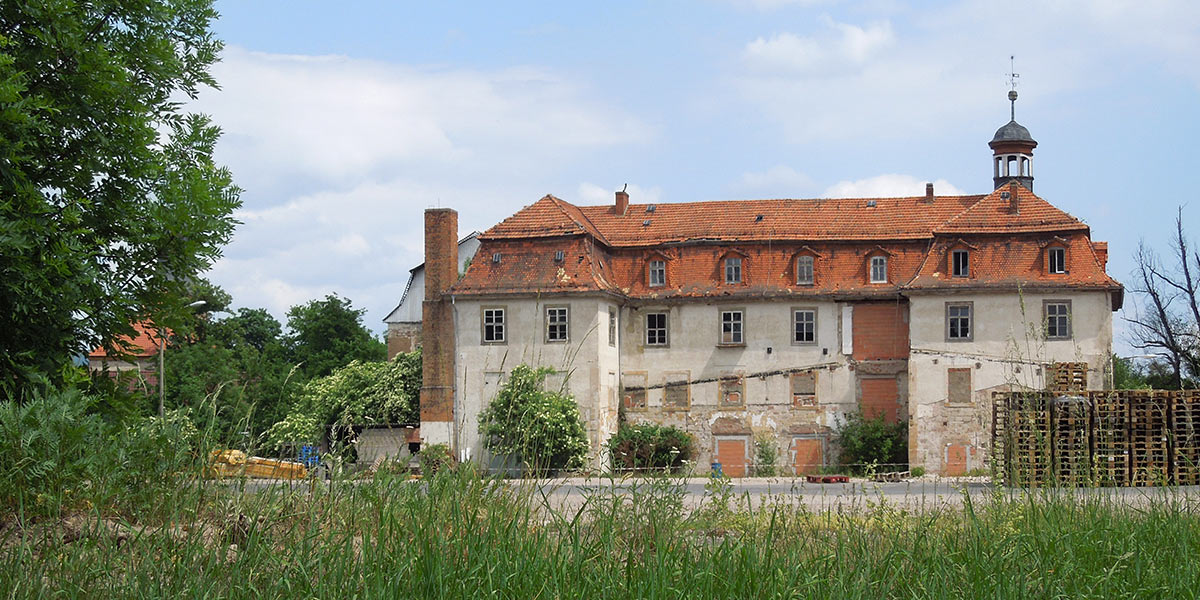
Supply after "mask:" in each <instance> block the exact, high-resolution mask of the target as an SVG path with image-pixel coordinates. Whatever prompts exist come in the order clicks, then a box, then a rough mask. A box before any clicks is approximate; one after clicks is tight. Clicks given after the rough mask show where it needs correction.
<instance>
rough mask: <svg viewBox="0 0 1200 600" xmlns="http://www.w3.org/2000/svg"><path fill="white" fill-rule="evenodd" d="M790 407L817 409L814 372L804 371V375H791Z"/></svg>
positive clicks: (815, 374)
mask: <svg viewBox="0 0 1200 600" xmlns="http://www.w3.org/2000/svg"><path fill="white" fill-rule="evenodd" d="M790 380H791V386H792V406H794V407H796V408H816V407H817V373H816V371H806V372H804V373H792V375H791V377H790Z"/></svg>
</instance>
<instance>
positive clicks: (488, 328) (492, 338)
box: [483, 307, 507, 344]
mask: <svg viewBox="0 0 1200 600" xmlns="http://www.w3.org/2000/svg"><path fill="white" fill-rule="evenodd" d="M506 333H507V332H506V331H505V321H504V308H503V307H496V308H485V309H483V343H485V344H503V343H504V341H505V337H504V336H505V335H506Z"/></svg>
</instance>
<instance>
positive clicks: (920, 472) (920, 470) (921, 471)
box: [912, 467, 925, 477]
mask: <svg viewBox="0 0 1200 600" xmlns="http://www.w3.org/2000/svg"><path fill="white" fill-rule="evenodd" d="M912 476H913V477H924V476H925V467H913V468H912Z"/></svg>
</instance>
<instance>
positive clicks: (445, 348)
mask: <svg viewBox="0 0 1200 600" xmlns="http://www.w3.org/2000/svg"><path fill="white" fill-rule="evenodd" d="M457 279H458V213H457V212H455V211H453V210H451V209H448V208H437V209H428V210H426V211H425V301H424V302H423V303H422V307H421V340H422V346H423V350H424V351H423V354H422V365H421V422H422V423H426V422H438V421H440V422H448V421H453V420H454V353H455V349H454V309H453V307H452V306H451V305H450V302H449V299H448V298H446V297H445V292H446V291H447V290H448V289H449V288H450V286H451V285H453V284H454V282H455V281H456V280H457Z"/></svg>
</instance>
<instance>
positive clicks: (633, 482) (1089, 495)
mask: <svg viewBox="0 0 1200 600" xmlns="http://www.w3.org/2000/svg"><path fill="white" fill-rule="evenodd" d="M654 481H655V480H651V479H635V478H629V479H607V478H563V479H543V480H505V484H506V485H512V486H529V489H530V491H531V492H532V494H533V495H534V497H535V498H538V499H539V501H541V502H544V503H545V504H546V505H548V506H549V507H551V508H553V509H556V510H572V511H573V510H577V509H578V508H579V507H581V506H582V505H583V503H584V502H586V501H587V500H588V499H589V498H595V499H597V500H599V499H600V498H606V497H611V495H613V494H622V495H628V496H633V495H635V494H647V493H653V491H652V488H653V486H654V485H655V483H654ZM727 481H728V482H729V490H728V493H729V498H730V501H731V502H737V503H741V504H742V505H743V506H752V507H759V506H762V505H764V504H768V505H769V504H789V505H804V506H806V507H807V508H809V509H810V510H854V509H860V508H861V509H868V508H871V507H873V506H878V505H880V504H881V503H885V504H887V505H890V506H893V507H896V508H904V509H909V510H936V509H942V508H957V507H961V506H962V505H963V503H964V502H965V501H966V499H967V498H968V497H969V498H970V499H971V500H972V501H973V502H974V501H981V500H985V499H987V498H989V497H991V496H992V495H994V494H1001V495H1004V496H1006V497H1013V498H1024V497H1026V496H1027V495H1031V494H1032V495H1034V496H1035V497H1044V496H1048V495H1049V496H1059V497H1067V498H1077V499H1094V498H1100V499H1104V500H1108V501H1113V502H1120V503H1123V504H1131V505H1136V504H1139V503H1147V502H1153V501H1161V500H1164V499H1175V500H1181V501H1185V502H1189V503H1196V504H1198V505H1200V486H1180V487H1141V488H1086V489H1069V488H1063V489H1033V490H1021V489H1013V488H1006V487H1003V486H993V485H992V484H991V483H987V482H986V481H985V480H982V479H940V478H923V479H917V480H911V481H903V482H897V483H876V482H870V481H866V480H852V481H851V482H850V483H827V484H819V483H808V482H806V481H804V480H803V479H791V478H744V479H732V480H727ZM670 483H671V484H673V485H678V486H681V488H682V494H681V499H682V501H683V503H684V505H685V506H688V507H696V506H699V505H700V504H701V502H703V501H704V499H705V498H706V497H708V496H711V495H712V494H713V493H714V492H715V491H716V488H714V486H713V484H712V480H710V479H708V478H703V477H693V478H687V479H673V480H670ZM354 484H355V482H353V481H347V482H342V483H335V484H333V485H354ZM413 484H414V485H419V482H417V481H414V482H413ZM227 485H230V486H238V485H239V482H229V483H228V484H227ZM313 485H316V486H320V487H325V486H327V485H329V483H328V482H325V481H319V480H318V481H309V480H301V481H272V480H261V479H260V480H247V481H246V482H245V484H244V487H241V488H240V489H242V490H244V491H245V492H248V493H253V492H257V491H263V490H267V489H271V488H276V489H278V488H288V487H291V488H296V489H303V490H307V489H309V488H310V486H313ZM659 485H663V484H662V483H660V484H659ZM658 493H663V492H662V490H659V492H658Z"/></svg>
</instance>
